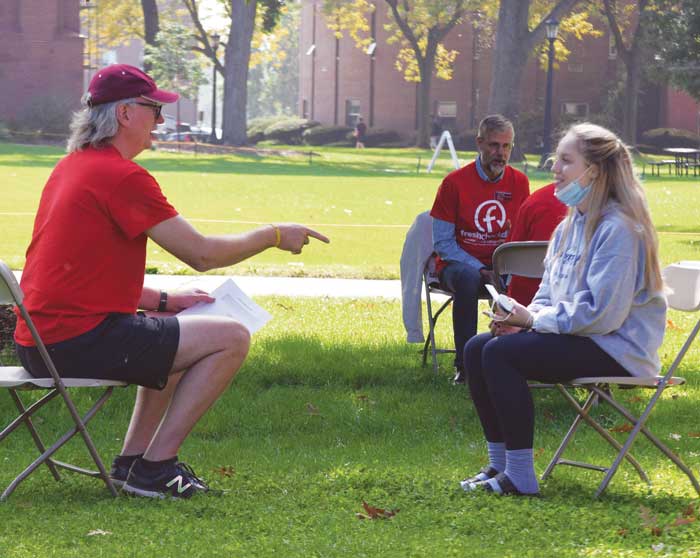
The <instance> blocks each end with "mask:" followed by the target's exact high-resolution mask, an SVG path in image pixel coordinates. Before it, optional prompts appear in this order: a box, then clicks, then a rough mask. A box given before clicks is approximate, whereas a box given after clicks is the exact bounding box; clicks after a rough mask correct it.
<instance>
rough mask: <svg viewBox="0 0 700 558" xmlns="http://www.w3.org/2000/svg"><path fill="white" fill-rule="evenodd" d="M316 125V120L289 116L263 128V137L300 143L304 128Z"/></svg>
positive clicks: (289, 143) (282, 141)
mask: <svg viewBox="0 0 700 558" xmlns="http://www.w3.org/2000/svg"><path fill="white" fill-rule="evenodd" d="M318 125H319V124H318V122H314V121H312V120H306V119H305V118H299V117H296V116H289V117H286V118H285V119H284V120H279V121H277V122H274V123H272V124H270V125H269V126H268V127H267V128H265V139H266V140H272V141H275V142H277V143H284V144H288V145H301V143H302V142H301V135H302V134H303V133H304V130H306V129H308V128H312V127H314V126H318Z"/></svg>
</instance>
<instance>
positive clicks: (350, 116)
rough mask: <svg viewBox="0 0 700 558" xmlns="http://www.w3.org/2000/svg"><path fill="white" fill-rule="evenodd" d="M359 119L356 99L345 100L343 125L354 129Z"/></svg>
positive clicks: (358, 105) (358, 103) (358, 106)
mask: <svg viewBox="0 0 700 558" xmlns="http://www.w3.org/2000/svg"><path fill="white" fill-rule="evenodd" d="M359 117H360V101H359V100H357V99H345V125H346V126H350V127H351V128H354V127H355V124H357V119H358V118H359Z"/></svg>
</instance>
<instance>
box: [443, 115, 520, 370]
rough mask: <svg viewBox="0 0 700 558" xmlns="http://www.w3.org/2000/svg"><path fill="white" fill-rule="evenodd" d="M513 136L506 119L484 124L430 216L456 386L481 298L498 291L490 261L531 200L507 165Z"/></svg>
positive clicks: (495, 118) (517, 173) (492, 118)
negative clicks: (450, 298) (474, 151)
mask: <svg viewBox="0 0 700 558" xmlns="http://www.w3.org/2000/svg"><path fill="white" fill-rule="evenodd" d="M514 135H515V133H514V130H513V124H512V123H511V122H510V121H509V120H507V119H506V118H505V117H503V116H501V115H499V114H497V115H491V116H487V117H486V118H484V119H483V120H482V121H481V123H480V124H479V135H478V136H477V138H476V143H477V148H478V152H479V154H478V156H477V158H476V161H474V162H473V163H470V164H468V165H467V166H465V167H463V168H461V169H458V170H456V171H453V172H451V173H450V174H448V175H447V176H446V177H445V178H444V180H443V181H442V184H441V185H440V188H439V189H438V192H437V196H436V198H435V202H434V204H433V209H432V210H431V212H430V215H432V217H433V246H434V248H435V252H436V253H437V254H438V263H437V269H438V272H439V274H440V282H441V283H442V285H443V286H445V287H446V288H447V289H449V290H450V291H452V292H453V293H454V305H453V308H452V324H453V329H454V342H455V350H456V355H455V361H454V365H455V372H456V374H455V379H454V381H455V383H465V382H466V378H465V377H464V372H463V370H464V366H463V364H462V354H463V352H464V344H465V343H466V342H467V341H468V340H469V339H470V338H471V337H473V336H474V335H476V324H477V310H478V297H479V292H480V291H481V289H482V288H483V285H484V283H492V284H494V285H498V279H497V278H496V277H495V276H494V273H493V270H492V269H491V256H492V254H493V251H494V250H495V249H496V247H497V246H498V245H499V244H502V243H503V242H505V240H506V238H507V237H508V235H509V233H510V225H511V222H512V221H515V218H516V216H517V214H518V210H519V209H520V206H521V205H522V203H523V201H525V198H527V196H528V194H529V182H528V179H527V176H525V175H524V174H523V173H521V172H520V171H518V170H516V169H514V168H513V167H511V166H509V165H508V159H510V153H511V150H512V148H513V137H514Z"/></svg>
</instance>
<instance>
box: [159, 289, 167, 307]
mask: <svg viewBox="0 0 700 558" xmlns="http://www.w3.org/2000/svg"><path fill="white" fill-rule="evenodd" d="M167 305H168V293H167V292H165V291H160V302H159V303H158V312H165V307H166V306H167Z"/></svg>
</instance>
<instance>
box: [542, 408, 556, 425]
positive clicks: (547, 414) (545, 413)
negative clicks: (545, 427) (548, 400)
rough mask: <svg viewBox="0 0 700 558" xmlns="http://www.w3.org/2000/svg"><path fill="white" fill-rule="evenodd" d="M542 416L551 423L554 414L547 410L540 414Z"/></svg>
mask: <svg viewBox="0 0 700 558" xmlns="http://www.w3.org/2000/svg"><path fill="white" fill-rule="evenodd" d="M542 415H543V416H544V418H545V419H546V420H548V421H549V422H552V421H553V420H554V413H553V412H552V411H550V410H549V409H545V410H544V412H543V413H542Z"/></svg>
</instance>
